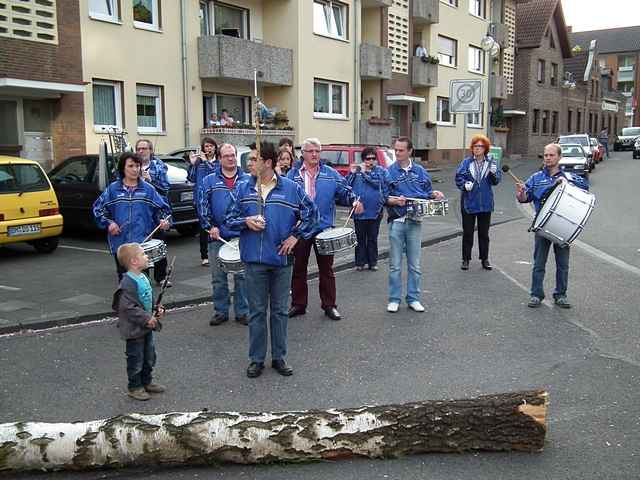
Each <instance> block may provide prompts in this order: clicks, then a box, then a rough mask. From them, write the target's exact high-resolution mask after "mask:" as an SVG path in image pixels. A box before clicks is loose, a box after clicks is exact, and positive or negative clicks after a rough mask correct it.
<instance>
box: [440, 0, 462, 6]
mask: <svg viewBox="0 0 640 480" xmlns="http://www.w3.org/2000/svg"><path fill="white" fill-rule="evenodd" d="M440 1H441V2H442V3H446V4H447V5H451V6H452V7H457V6H458V0H440Z"/></svg>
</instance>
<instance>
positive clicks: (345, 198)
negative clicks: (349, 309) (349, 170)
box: [287, 138, 363, 320]
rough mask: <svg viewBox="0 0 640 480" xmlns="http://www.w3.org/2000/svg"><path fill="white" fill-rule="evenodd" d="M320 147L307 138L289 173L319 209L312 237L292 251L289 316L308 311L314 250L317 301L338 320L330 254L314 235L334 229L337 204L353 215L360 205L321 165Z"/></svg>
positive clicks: (336, 176) (334, 174) (332, 172)
mask: <svg viewBox="0 0 640 480" xmlns="http://www.w3.org/2000/svg"><path fill="white" fill-rule="evenodd" d="M321 150H322V145H321V144H320V140H318V139H317V138H308V139H306V140H305V141H304V143H303V145H302V159H303V161H302V163H301V164H298V165H295V166H293V167H292V168H291V170H289V173H288V174H287V178H289V179H291V180H293V181H294V182H296V183H298V184H299V185H300V186H301V187H302V188H303V189H304V191H305V192H306V194H307V195H309V197H311V199H312V200H313V201H314V203H315V204H316V205H317V206H318V211H319V212H320V224H319V225H318V228H317V230H316V232H314V237H313V238H309V239H301V240H299V241H298V242H297V243H296V247H295V249H294V251H293V256H294V259H295V260H294V263H293V278H292V280H291V291H292V298H291V308H290V309H289V317H295V316H296V315H304V314H305V313H306V311H307V303H308V292H309V290H308V285H307V267H308V265H309V255H310V254H311V248H312V247H313V249H314V251H315V254H316V262H317V263H318V270H319V273H320V302H321V306H322V309H323V310H324V314H325V315H326V316H327V317H329V318H330V319H331V320H340V319H341V318H342V316H341V315H340V312H338V309H337V306H336V276H335V273H334V272H333V255H320V254H319V253H318V249H317V247H316V245H315V235H317V234H318V233H320V232H321V231H323V230H326V229H328V228H332V227H333V223H334V220H335V214H336V205H335V204H336V202H337V203H339V204H340V205H344V206H349V207H350V206H353V208H354V209H355V210H354V213H356V214H359V213H362V211H363V207H362V203H361V202H359V201H356V198H355V195H354V194H353V192H352V191H351V187H349V186H348V185H347V182H346V181H345V179H344V178H343V177H342V175H340V174H339V173H338V172H336V171H335V170H334V169H333V168H331V167H329V166H327V165H324V164H322V163H320V151H321Z"/></svg>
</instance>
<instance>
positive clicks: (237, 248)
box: [218, 237, 240, 250]
mask: <svg viewBox="0 0 640 480" xmlns="http://www.w3.org/2000/svg"><path fill="white" fill-rule="evenodd" d="M218 240H220V241H221V242H222V243H224V244H225V245H229V246H230V247H231V248H233V249H235V250H240V248H239V247H238V246H237V245H234V244H233V243H230V242H227V241H226V240H225V239H224V238H222V237H218Z"/></svg>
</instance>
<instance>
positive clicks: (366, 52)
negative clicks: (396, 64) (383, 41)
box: [360, 43, 391, 80]
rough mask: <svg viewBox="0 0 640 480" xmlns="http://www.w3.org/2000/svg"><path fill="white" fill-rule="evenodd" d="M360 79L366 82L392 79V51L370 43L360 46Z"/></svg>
mask: <svg viewBox="0 0 640 480" xmlns="http://www.w3.org/2000/svg"><path fill="white" fill-rule="evenodd" d="M360 77H361V78H363V79H365V80H389V79H391V49H390V48H386V47H380V46H378V45H370V44H368V43H363V44H362V45H360Z"/></svg>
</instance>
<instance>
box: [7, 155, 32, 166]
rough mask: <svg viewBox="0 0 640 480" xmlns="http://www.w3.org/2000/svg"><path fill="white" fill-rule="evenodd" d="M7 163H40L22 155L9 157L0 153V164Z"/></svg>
mask: <svg viewBox="0 0 640 480" xmlns="http://www.w3.org/2000/svg"><path fill="white" fill-rule="evenodd" d="M8 163H26V164H30V165H40V164H39V163H38V162H35V161H33V160H29V159H27V158H22V157H11V156H8V155H0V164H3V165H6V164H8Z"/></svg>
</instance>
